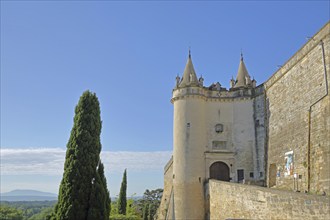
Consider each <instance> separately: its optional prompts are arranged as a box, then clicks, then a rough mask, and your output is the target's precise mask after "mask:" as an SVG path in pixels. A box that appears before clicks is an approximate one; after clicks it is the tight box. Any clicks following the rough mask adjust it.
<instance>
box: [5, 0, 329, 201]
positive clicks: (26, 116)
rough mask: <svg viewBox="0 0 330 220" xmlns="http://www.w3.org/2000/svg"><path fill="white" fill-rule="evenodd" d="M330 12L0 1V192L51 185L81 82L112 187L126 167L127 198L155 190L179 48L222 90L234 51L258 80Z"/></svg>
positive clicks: (262, 4) (291, 4)
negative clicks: (96, 110)
mask: <svg viewBox="0 0 330 220" xmlns="http://www.w3.org/2000/svg"><path fill="white" fill-rule="evenodd" d="M329 13H330V12H329V1H267V2H266V1H248V2H243V1H206V2H205V1H156V2H151V1H69V2H66V1H1V191H2V192H5V191H9V190H12V189H16V188H29V189H37V190H38V189H40V190H44V191H49V192H54V193H57V191H58V185H59V182H60V179H61V174H62V172H63V160H64V152H65V146H66V143H67V141H68V139H69V135H70V130H71V128H72V125H73V116H74V107H75V105H76V104H77V102H78V100H79V97H80V95H81V94H82V93H83V91H85V90H87V89H89V90H91V91H93V92H95V93H96V94H97V96H98V97H99V101H100V104H101V117H102V120H103V128H102V137H101V141H102V145H103V154H102V158H103V160H104V161H105V165H106V167H105V170H106V172H107V179H108V182H109V188H110V191H111V196H115V195H116V194H118V191H119V185H120V181H121V175H122V173H123V170H124V168H126V167H127V168H128V195H130V194H133V193H137V194H138V195H141V194H142V193H143V192H144V190H145V189H147V188H149V189H151V188H156V187H162V186H163V179H162V173H163V166H164V165H165V163H166V161H167V160H168V159H169V158H170V155H171V152H170V151H171V150H172V130H173V128H172V127H173V113H172V105H171V103H170V98H171V91H172V89H173V86H174V82H175V76H176V75H177V74H180V75H182V72H183V69H184V66H185V63H186V60H187V55H188V48H189V47H191V51H192V59H193V63H194V66H195V70H196V72H197V74H198V76H200V75H201V74H202V75H203V77H204V78H205V84H206V85H209V84H211V83H213V82H216V81H219V82H220V83H221V84H222V85H223V86H224V87H227V88H228V87H229V80H230V78H231V77H232V76H234V77H235V75H236V72H237V69H238V64H239V58H240V53H241V50H242V51H243V54H244V60H245V64H246V66H247V69H248V71H249V73H250V75H251V76H253V77H254V78H255V79H256V80H257V83H258V84H260V83H262V82H264V81H265V80H267V79H268V78H269V77H270V76H271V75H272V74H273V73H274V72H275V71H276V70H277V69H278V65H282V64H283V63H285V62H286V61H287V60H288V59H289V58H290V57H291V56H292V55H293V54H294V53H295V52H296V51H297V50H298V49H299V48H300V47H301V46H302V45H303V44H304V43H305V42H306V41H307V40H306V37H309V36H312V35H314V34H315V33H316V32H317V31H318V30H319V29H320V28H321V27H322V26H323V25H324V24H325V23H326V22H327V21H329ZM123 152H126V153H123ZM118 164H120V165H118Z"/></svg>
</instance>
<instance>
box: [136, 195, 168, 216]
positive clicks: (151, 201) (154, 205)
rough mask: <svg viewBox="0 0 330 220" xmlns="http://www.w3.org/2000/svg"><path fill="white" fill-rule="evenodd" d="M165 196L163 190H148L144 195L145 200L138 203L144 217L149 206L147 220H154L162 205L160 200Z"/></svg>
mask: <svg viewBox="0 0 330 220" xmlns="http://www.w3.org/2000/svg"><path fill="white" fill-rule="evenodd" d="M162 196H163V189H155V190H151V191H150V190H148V189H147V190H146V191H145V192H144V194H143V198H142V199H141V200H139V203H138V209H139V210H141V211H142V213H143V216H144V211H145V207H146V205H148V211H147V213H146V216H148V217H147V218H146V219H148V220H153V219H154V216H155V214H156V211H157V209H158V207H159V205H160V200H161V199H162Z"/></svg>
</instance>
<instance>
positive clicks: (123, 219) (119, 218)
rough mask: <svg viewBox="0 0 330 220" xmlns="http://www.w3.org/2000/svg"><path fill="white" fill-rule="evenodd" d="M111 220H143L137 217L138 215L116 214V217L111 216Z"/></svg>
mask: <svg viewBox="0 0 330 220" xmlns="http://www.w3.org/2000/svg"><path fill="white" fill-rule="evenodd" d="M110 220H141V217H139V216H136V215H121V214H116V215H111V216H110Z"/></svg>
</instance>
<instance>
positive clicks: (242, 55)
mask: <svg viewBox="0 0 330 220" xmlns="http://www.w3.org/2000/svg"><path fill="white" fill-rule="evenodd" d="M241 60H242V61H243V51H242V48H241Z"/></svg>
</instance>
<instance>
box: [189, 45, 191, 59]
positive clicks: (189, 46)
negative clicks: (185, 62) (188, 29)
mask: <svg viewBox="0 0 330 220" xmlns="http://www.w3.org/2000/svg"><path fill="white" fill-rule="evenodd" d="M189 58H191V51H190V46H189Z"/></svg>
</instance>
